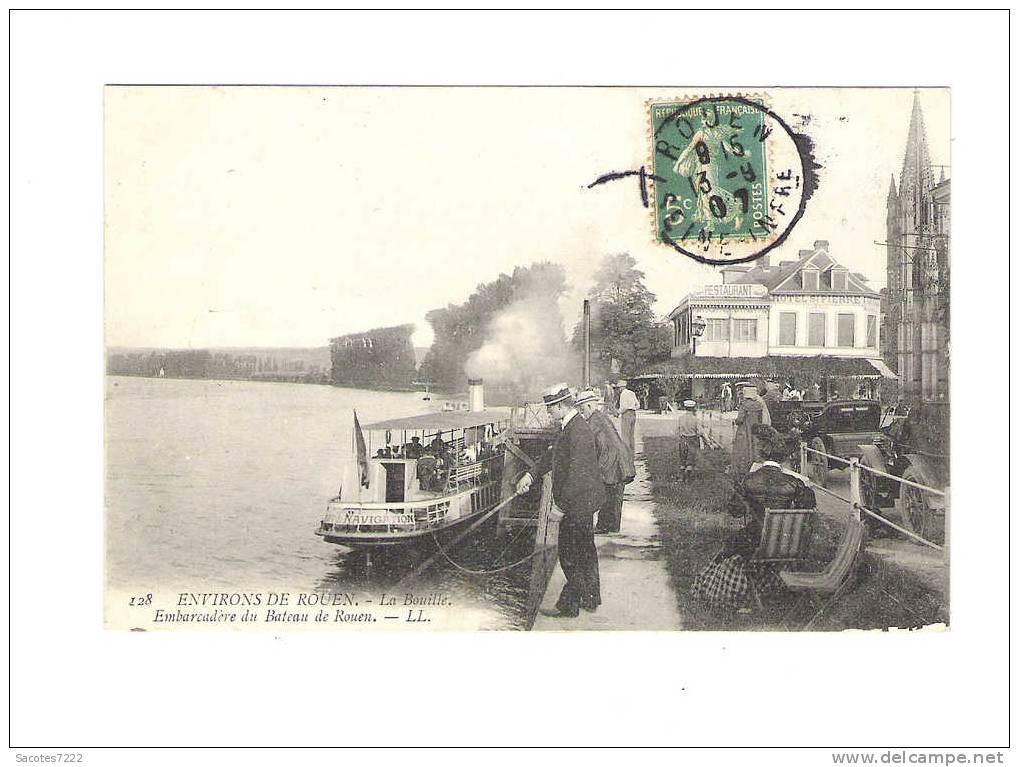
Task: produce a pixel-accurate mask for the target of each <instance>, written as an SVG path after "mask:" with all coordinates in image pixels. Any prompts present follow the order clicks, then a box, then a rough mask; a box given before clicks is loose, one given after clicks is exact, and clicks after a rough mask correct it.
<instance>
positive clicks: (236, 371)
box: [106, 349, 328, 383]
mask: <svg viewBox="0 0 1019 767" xmlns="http://www.w3.org/2000/svg"><path fill="white" fill-rule="evenodd" d="M106 372H107V373H108V374H109V375H123V376H145V377H149V378H159V377H166V378H211V379H220V380H265V381H296V382H307V383H326V382H327V380H328V376H327V374H326V371H325V370H324V368H323V367H322V366H321V365H317V364H314V363H310V362H308V361H307V360H305V359H295V358H292V357H288V356H285V355H277V354H272V353H259V354H254V353H240V354H234V353H229V352H220V351H211V350H209V349H153V350H148V351H125V352H114V353H111V354H109V355H108V357H107V359H106Z"/></svg>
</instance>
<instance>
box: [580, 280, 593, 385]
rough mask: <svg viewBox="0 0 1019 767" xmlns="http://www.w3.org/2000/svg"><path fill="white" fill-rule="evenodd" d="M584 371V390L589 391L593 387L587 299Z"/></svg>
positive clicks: (585, 307) (589, 311)
mask: <svg viewBox="0 0 1019 767" xmlns="http://www.w3.org/2000/svg"><path fill="white" fill-rule="evenodd" d="M583 329H584V370H583V374H582V376H581V378H583V379H584V380H583V383H584V388H585V389H587V388H588V387H590V386H591V302H590V301H588V300H587V299H586V298H585V299H584V320H583Z"/></svg>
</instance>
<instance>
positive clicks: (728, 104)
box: [650, 96, 816, 264]
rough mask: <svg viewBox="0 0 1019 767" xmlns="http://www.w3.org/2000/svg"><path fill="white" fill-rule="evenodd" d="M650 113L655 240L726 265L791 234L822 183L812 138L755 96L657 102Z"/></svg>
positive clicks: (748, 258) (764, 250)
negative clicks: (816, 174) (798, 132)
mask: <svg viewBox="0 0 1019 767" xmlns="http://www.w3.org/2000/svg"><path fill="white" fill-rule="evenodd" d="M650 117H651V140H652V147H651V153H652V160H651V163H650V167H651V170H652V176H651V182H652V184H653V185H654V194H653V200H654V204H653V211H654V215H653V221H654V228H655V239H656V240H657V241H658V242H661V243H663V244H666V245H670V246H671V247H673V248H675V249H676V250H678V251H679V252H681V253H683V254H685V255H687V256H690V257H691V258H693V259H695V260H697V261H701V262H704V263H709V264H725V263H739V262H743V261H751V260H754V259H756V258H759V257H760V256H762V255H764V254H765V253H767V252H768V251H769V250H771V249H772V248H774V247H776V246H777V245H779V244H780V243H781V242H782V241H783V240H784V239H785V237H786V235H787V234H788V233H789V231H790V230H791V229H792V228H793V226H795V224H796V222H797V221H798V220H799V218H800V216H802V214H803V210H804V207H805V205H806V202H807V200H808V198H809V196H810V193H811V192H812V190H813V187H814V185H815V184H816V180H815V178H814V174H813V163H812V159H811V157H810V144H809V139H806V137H803V136H797V135H796V134H795V133H794V132H793V131H792V129H790V128H789V126H788V125H787V124H786V123H785V121H783V120H782V119H781V118H780V117H779V116H778V115H776V114H775V113H774V112H772V111H771V110H770V109H769V108H768V107H767V105H766V103H765V100H764V99H763V98H761V97H757V96H755V97H752V98H748V97H743V96H711V97H707V98H698V99H692V100H691V99H680V100H671V101H654V102H651V104H650Z"/></svg>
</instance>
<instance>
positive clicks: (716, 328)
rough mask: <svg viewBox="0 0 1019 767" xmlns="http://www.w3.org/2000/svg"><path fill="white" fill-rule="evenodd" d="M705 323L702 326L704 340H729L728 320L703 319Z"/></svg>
mask: <svg viewBox="0 0 1019 767" xmlns="http://www.w3.org/2000/svg"><path fill="white" fill-rule="evenodd" d="M704 322H705V323H707V324H706V325H705V327H704V340H705V341H727V340H729V320H728V319H723V320H719V319H712V318H707V319H705V320H704Z"/></svg>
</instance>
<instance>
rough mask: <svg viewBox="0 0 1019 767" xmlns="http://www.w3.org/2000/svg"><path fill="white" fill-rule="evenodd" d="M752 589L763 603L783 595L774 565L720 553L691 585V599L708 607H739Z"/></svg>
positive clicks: (783, 588)
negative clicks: (695, 599)
mask: <svg viewBox="0 0 1019 767" xmlns="http://www.w3.org/2000/svg"><path fill="white" fill-rule="evenodd" d="M752 589H756V590H757V594H758V596H759V597H760V598H761V600H762V602H763V601H767V600H768V599H769V598H774V597H777V596H781V595H782V594H783V593H785V587H784V586H783V585H782V580H781V579H780V578H779V577H778V573H777V572H776V571H775V568H774V567H773V566H771V565H768V564H758V563H756V562H753V561H751V560H749V559H747V558H746V557H744V556H743V555H742V554H732V555H730V556H726V555H725V552H722V551H720V552H718V554H716V555H715V556H714V558H713V559H712V560H711V562H709V563H708V564H707V566H706V567H705V568H704V569H703V570H701V571H700V572H699V573H698V574H697V577H696V578H694V582H693V595H694V597H695V598H697V599H700V600H702V601H704V602H707V603H708V605H710V606H711V607H728V608H738V607H742V606H744V605H745V604H746V603H747V601H748V600H749V599H750V596H751V594H752V593H753V592H752Z"/></svg>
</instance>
